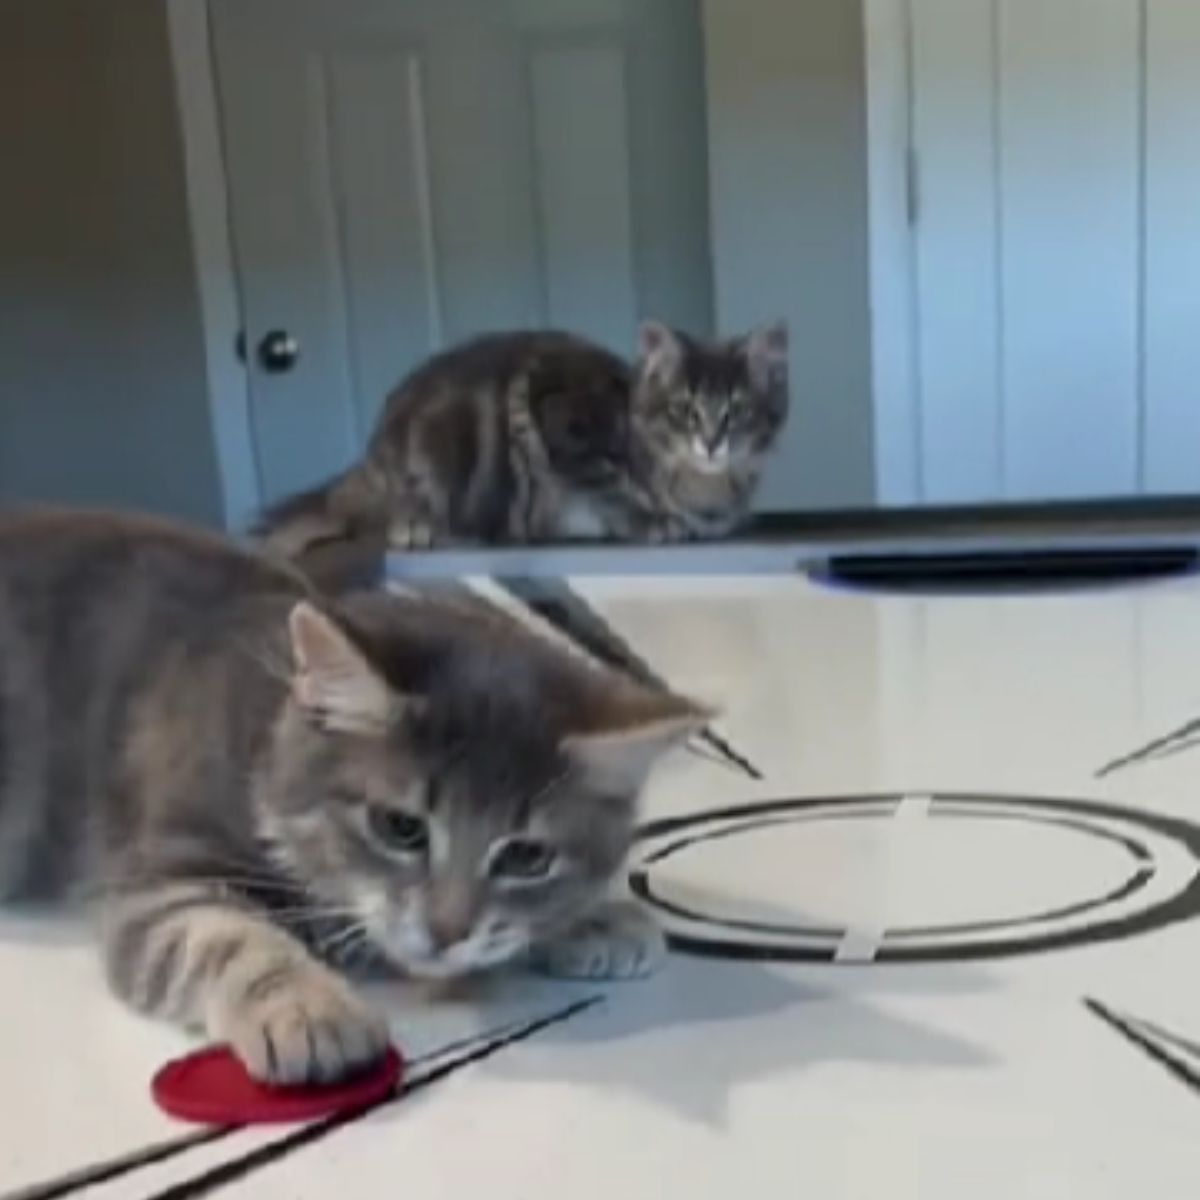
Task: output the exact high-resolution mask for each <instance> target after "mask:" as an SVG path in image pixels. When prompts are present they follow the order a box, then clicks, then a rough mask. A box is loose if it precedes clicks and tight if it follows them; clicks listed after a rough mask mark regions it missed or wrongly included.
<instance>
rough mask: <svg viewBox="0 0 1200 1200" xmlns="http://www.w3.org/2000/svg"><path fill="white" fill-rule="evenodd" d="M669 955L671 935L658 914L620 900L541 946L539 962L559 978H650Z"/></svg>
mask: <svg viewBox="0 0 1200 1200" xmlns="http://www.w3.org/2000/svg"><path fill="white" fill-rule="evenodd" d="M666 956H667V943H666V939H665V938H664V937H663V934H662V931H661V930H660V929H659V927H658V925H657V924H656V923H655V921H654V919H653V917H651V916H650V914H649V913H647V912H646V911H645V910H644V909H642V908H640V907H638V905H636V904H634V903H632V902H631V901H618V902H615V903H612V904H608V905H605V906H604V907H603V908H601V909H598V910H597V911H596V912H594V913H592V914H591V916H589V917H588V918H587V919H586V920H583V921H581V922H580V923H579V924H578V925H576V926H574V927H573V928H572V929H571V930H570V931H569V932H567V933H566V934H563V935H562V936H560V937H558V938H556V939H554V940H553V941H550V942H547V943H546V944H545V945H542V946H539V947H538V948H537V949H536V950H535V952H534V964H535V965H536V966H537V967H538V969H539V970H541V971H543V972H544V973H545V974H547V975H553V976H555V977H556V978H558V979H644V978H645V977H646V976H648V975H653V974H654V972H655V971H657V970H658V969H659V967H661V966H662V964H663V962H664V960H665V959H666Z"/></svg>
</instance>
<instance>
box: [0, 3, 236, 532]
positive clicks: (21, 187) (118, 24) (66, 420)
mask: <svg viewBox="0 0 1200 1200" xmlns="http://www.w3.org/2000/svg"><path fill="white" fill-rule="evenodd" d="M0 146H3V147H4V167H3V185H2V186H0V500H6V501H12V500H18V501H37V500H52V501H58V502H71V503H87V504H110V505H127V506H135V507H142V508H148V509H152V510H156V511H160V512H164V513H173V514H178V515H183V516H187V517H191V518H195V519H198V520H202V521H213V522H217V521H219V520H220V514H221V498H220V494H219V484H218V476H217V471H216V462H215V456H214V450H213V440H212V433H211V427H210V421H209V412H208V402H207V396H206V385H205V371H204V362H203V357H202V342H201V328H200V318H199V309H198V304H197V298H196V289H195V280H194V273H193V269H192V258H191V244H190V240H189V232H188V215H187V202H186V194H185V188H184V177H183V163H182V157H181V145H180V135H179V130H178V122H177V114H176V107H175V99H174V85H173V80H172V74H171V64H170V56H169V53H168V45H167V33H166V10H165V5H164V3H163V2H162V0H5V3H4V4H3V5H0Z"/></svg>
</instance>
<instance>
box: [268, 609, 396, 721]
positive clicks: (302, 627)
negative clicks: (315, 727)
mask: <svg viewBox="0 0 1200 1200" xmlns="http://www.w3.org/2000/svg"><path fill="white" fill-rule="evenodd" d="M288 633H289V634H290V635H291V640H292V660H293V664H294V665H293V672H292V696H293V697H294V699H295V701H296V703H297V704H298V705H300V707H301V708H302V709H304V710H305V712H307V713H308V714H309V715H310V716H311V717H313V718H314V719H315V720H317V721H319V722H320V724H321V725H322V726H323V727H324V728H326V729H332V730H336V731H338V732H340V733H359V734H378V733H381V732H382V731H383V730H385V729H386V728H387V727H388V726H389V725H390V724H391V723H392V722H394V721H395V719H396V717H397V716H398V715H399V712H400V709H401V700H400V698H399V697H398V696H397V695H396V694H395V693H394V692H392V690H391V689H390V688H389V687H388V685H387V684H386V683H385V682H384V680H383V679H381V678H380V676H379V674H378V673H377V672H376V671H375V669H374V668H373V667H372V666H371V664H370V663H368V662H367V660H366V658H365V657H364V656H363V654H362V651H360V650H359V649H358V647H357V646H355V645H354V643H353V642H352V641H351V640H350V639H349V638H348V637H347V636H346V634H345V633H344V632H343V631H342V630H341V629H339V628H338V626H337V624H336V623H335V622H333V621H332V620H330V619H329V617H327V616H326V615H325V614H324V613H322V612H319V611H318V610H317V609H316V608H314V607H313V606H312V605H311V604H309V603H308V602H307V601H304V600H302V601H300V603H299V604H297V605H296V607H295V608H293V609H292V611H291V615H290V616H289V617H288Z"/></svg>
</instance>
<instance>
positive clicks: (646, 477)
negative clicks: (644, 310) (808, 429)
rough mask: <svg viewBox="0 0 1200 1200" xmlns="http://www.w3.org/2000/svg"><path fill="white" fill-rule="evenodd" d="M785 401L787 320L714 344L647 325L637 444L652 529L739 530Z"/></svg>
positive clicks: (681, 532) (637, 392)
mask: <svg viewBox="0 0 1200 1200" xmlns="http://www.w3.org/2000/svg"><path fill="white" fill-rule="evenodd" d="M788 407H789V395H788V335H787V328H786V326H784V325H783V324H782V323H778V324H774V325H769V326H766V327H764V328H762V329H759V330H755V331H754V332H753V333H751V334H749V335H748V336H746V337H743V338H735V339H734V340H732V341H728V342H723V343H717V344H705V343H703V342H697V341H695V340H694V339H692V338H689V337H687V336H686V335H685V334H682V333H678V332H676V331H675V330H672V329H668V328H667V327H666V326H665V325H659V324H657V323H655V322H647V323H646V324H644V325H643V326H642V330H641V359H640V362H639V364H638V368H637V376H636V379H635V382H634V387H633V397H632V403H631V425H632V436H631V438H630V443H631V445H632V446H633V447H634V448H635V449H636V451H637V453H638V456H639V465H640V472H639V473H640V476H641V478H642V479H643V481H644V484H643V486H644V487H645V489H646V491H647V492H648V493H649V495H650V497H651V500H652V508H653V511H654V517H653V519H652V521H651V522H650V523H649V524H648V525H647V527H646V532H647V533H648V534H649V536H650V537H652V538H653V539H654V540H678V539H695V538H714V537H723V536H726V535H728V534H730V533H732V532H734V531H735V530H736V529H737V528H738V527H739V526H740V525H741V524H742V523H743V522H744V521H745V519H746V517H747V516H748V514H749V511H750V505H751V502H752V501H753V498H754V494H755V492H756V490H757V488H758V485H759V482H760V479H761V476H762V471H763V467H764V466H765V464H766V461H767V458H768V456H769V454H770V452H771V451H772V450H773V449H774V448H775V446H776V445H777V443H778V440H779V435H780V433H781V432H782V430H783V426H784V423H785V422H786V420H787V415H788Z"/></svg>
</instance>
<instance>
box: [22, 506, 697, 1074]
mask: <svg viewBox="0 0 1200 1200" xmlns="http://www.w3.org/2000/svg"><path fill="white" fill-rule="evenodd" d="M707 715H708V714H705V713H704V712H703V711H702V710H701V709H700V708H699V707H698V706H697V705H695V704H693V703H691V702H689V701H686V700H684V699H681V698H679V697H677V696H675V695H672V694H669V693H667V692H666V691H664V690H654V689H652V688H648V687H643V686H641V685H640V684H637V683H635V682H634V681H632V680H629V679H626V678H624V677H623V676H619V675H617V674H614V673H611V672H609V671H608V670H606V669H604V668H602V667H600V666H599V665H597V664H596V663H594V662H593V661H591V660H589V659H586V658H584V657H583V656H582V655H581V654H576V653H573V652H570V651H567V650H564V649H563V648H561V647H559V646H558V645H556V644H554V643H552V642H551V641H550V640H548V639H547V638H544V637H542V636H541V635H539V634H537V633H536V632H533V631H532V630H531V629H530V628H528V627H527V626H525V625H524V624H522V623H521V622H520V621H518V620H517V619H516V618H515V617H512V616H508V615H506V614H505V613H504V612H502V611H501V610H500V609H498V608H495V607H493V606H491V605H489V604H487V603H485V602H484V601H483V600H482V599H481V598H479V597H472V596H471V595H470V594H469V593H463V592H452V591H450V590H448V589H445V590H437V591H432V592H428V593H425V594H412V595H407V596H400V595H393V594H389V593H385V592H381V591H374V592H363V593H357V594H350V595H347V596H345V597H344V598H341V599H339V600H338V601H336V602H333V601H328V600H324V599H320V598H318V597H316V596H315V595H313V594H310V591H309V589H308V586H307V585H306V584H305V582H304V581H303V580H302V579H301V578H300V577H298V576H297V575H295V574H293V573H292V571H291V569H290V568H287V567H284V566H281V565H278V564H275V563H273V562H270V561H268V560H266V559H264V558H262V557H259V556H257V555H254V554H251V553H248V552H246V551H244V550H242V549H240V548H237V547H235V546H234V545H232V544H231V543H228V542H226V541H224V540H223V539H219V538H216V537H209V536H207V535H203V534H200V533H195V532H191V531H189V530H187V529H184V528H180V527H176V526H174V525H169V524H165V523H162V524H160V523H157V522H152V521H149V520H143V519H137V518H130V517H117V516H109V515H103V514H87V513H30V514H25V515H15V516H8V517H0V899H4V900H7V901H10V902H11V901H32V900H40V899H49V898H56V897H62V896H69V895H81V894H82V895H84V896H86V897H89V898H92V899H95V900H97V901H98V914H99V918H100V928H101V932H102V945H103V954H104V960H105V963H106V966H107V971H108V975H109V978H110V980H111V983H112V986H113V988H114V989H115V990H116V992H117V993H118V994H119V995H120V996H122V997H124V998H125V999H126V1000H127V1001H128V1002H129V1003H130V1004H132V1005H133V1006H135V1007H136V1008H138V1009H139V1010H142V1011H144V1012H146V1013H150V1014H154V1015H157V1016H160V1017H163V1018H166V1019H168V1020H172V1021H176V1022H179V1023H182V1024H185V1025H187V1026H198V1027H201V1028H203V1029H204V1030H205V1031H206V1032H207V1033H208V1035H209V1036H210V1037H212V1038H213V1039H216V1040H219V1041H224V1042H228V1043H230V1044H232V1046H233V1047H234V1049H235V1050H236V1052H237V1053H238V1054H239V1055H240V1057H241V1058H242V1060H243V1061H244V1062H245V1063H246V1065H247V1067H248V1068H249V1069H250V1071H251V1072H252V1073H253V1074H254V1075H255V1076H257V1077H258V1078H260V1079H263V1080H267V1081H271V1082H275V1083H294V1082H298V1081H301V1080H328V1079H333V1078H336V1077H340V1076H343V1075H345V1074H347V1073H349V1072H351V1071H353V1070H355V1069H356V1068H359V1067H361V1066H363V1065H364V1064H366V1063H368V1062H370V1061H371V1060H372V1059H374V1058H375V1057H376V1056H377V1055H379V1054H380V1052H381V1050H382V1048H383V1046H384V1044H385V1038H386V1028H385V1025H384V1023H383V1021H382V1020H381V1019H380V1017H379V1016H378V1015H377V1014H376V1013H374V1012H373V1011H371V1009H370V1008H368V1006H367V1005H366V1004H365V1003H364V1001H363V1000H362V999H361V998H360V996H359V995H358V993H357V992H356V991H355V990H354V988H353V987H352V986H351V984H350V983H349V982H348V979H347V978H346V977H345V975H344V974H342V973H341V972H340V971H339V970H337V969H335V968H337V967H345V968H349V967H351V966H353V965H355V964H356V963H359V962H362V963H363V964H366V963H370V962H380V963H383V964H385V965H390V966H391V967H394V968H399V969H400V970H401V971H403V972H406V973H409V974H412V975H417V976H429V977H447V976H458V975H462V974H465V973H470V972H475V971H479V970H483V969H485V968H488V967H492V966H494V965H496V964H499V963H502V962H505V961H507V960H510V959H513V958H515V957H517V956H523V955H525V954H526V953H528V954H529V955H530V956H531V957H533V958H535V959H536V960H537V961H538V962H540V964H541V965H542V966H543V967H545V968H547V969H549V970H551V971H554V972H556V973H559V974H564V975H572V976H575V975H589V976H600V975H603V976H608V977H613V976H631V975H636V974H640V973H644V972H645V971H647V970H649V969H650V968H651V967H652V966H653V965H654V960H655V959H656V957H657V955H658V954H659V953H660V951H661V941H660V939H659V936H658V934H657V932H656V931H655V929H654V927H653V925H652V924H650V923H649V922H648V919H647V918H646V917H644V916H643V915H642V914H641V913H640V910H637V909H636V908H633V907H632V906H629V905H627V904H623V903H621V902H619V901H616V900H609V899H608V898H607V897H608V891H609V885H610V883H611V882H612V880H613V878H614V876H615V875H616V873H617V872H618V871H619V869H620V867H621V864H622V861H623V859H624V856H625V854H626V851H627V847H628V845H629V842H630V838H631V833H632V829H633V822H634V818H635V804H636V799H637V796H638V794H639V792H640V790H641V788H642V785H643V783H644V781H645V779H646V777H647V775H648V773H649V771H650V770H651V768H652V766H653V765H654V763H655V762H656V761H657V760H658V759H659V758H660V757H661V756H662V755H663V754H664V753H665V752H666V751H667V750H668V749H669V748H670V747H671V746H673V745H675V744H676V743H678V742H680V741H681V740H683V739H685V738H686V737H688V736H689V735H690V734H691V733H692V732H694V731H695V730H696V729H698V728H699V726H700V725H701V724H702V723H703V722H704V720H705V719H706V717H707Z"/></svg>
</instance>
